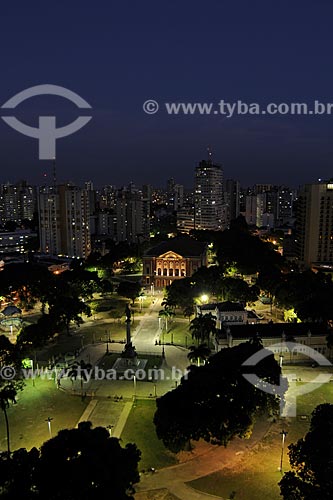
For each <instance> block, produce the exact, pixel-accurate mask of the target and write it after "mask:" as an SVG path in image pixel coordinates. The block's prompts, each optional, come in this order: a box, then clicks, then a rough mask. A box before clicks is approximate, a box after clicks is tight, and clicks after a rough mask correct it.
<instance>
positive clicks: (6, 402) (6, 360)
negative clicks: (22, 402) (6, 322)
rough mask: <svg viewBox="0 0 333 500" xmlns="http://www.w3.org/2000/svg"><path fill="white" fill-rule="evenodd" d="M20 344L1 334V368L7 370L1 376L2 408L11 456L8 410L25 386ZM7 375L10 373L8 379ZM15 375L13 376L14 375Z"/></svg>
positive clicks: (0, 394)
mask: <svg viewBox="0 0 333 500" xmlns="http://www.w3.org/2000/svg"><path fill="white" fill-rule="evenodd" d="M20 354H21V353H20V351H19V348H18V346H15V345H14V344H12V343H11V342H10V340H9V339H8V338H7V337H6V336H5V335H0V368H1V369H3V370H5V367H6V370H7V371H6V374H5V372H3V374H2V375H3V376H2V377H0V408H1V410H2V411H3V414H4V417H5V424H6V434H7V453H8V458H10V433H9V422H8V413H7V410H8V408H9V406H10V404H11V403H14V404H15V403H16V395H17V393H18V391H21V390H22V389H23V387H24V382H23V380H22V375H21V367H22V361H21V357H20ZM5 375H8V378H7V379H6V377H5ZM12 376H13V377H12Z"/></svg>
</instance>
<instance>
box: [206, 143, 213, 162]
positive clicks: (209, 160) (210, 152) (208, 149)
mask: <svg viewBox="0 0 333 500" xmlns="http://www.w3.org/2000/svg"><path fill="white" fill-rule="evenodd" d="M207 154H208V162H209V163H212V160H213V152H212V148H211V147H210V146H208V148H207Z"/></svg>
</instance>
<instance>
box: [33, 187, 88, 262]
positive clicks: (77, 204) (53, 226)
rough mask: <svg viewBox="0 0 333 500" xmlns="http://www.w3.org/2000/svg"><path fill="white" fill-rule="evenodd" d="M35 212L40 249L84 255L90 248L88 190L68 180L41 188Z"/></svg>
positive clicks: (72, 255) (51, 252) (76, 255)
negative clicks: (61, 183) (37, 221)
mask: <svg viewBox="0 0 333 500" xmlns="http://www.w3.org/2000/svg"><path fill="white" fill-rule="evenodd" d="M38 213H39V232H40V248H41V251H42V252H44V253H49V254H52V255H60V254H61V255H68V256H69V257H80V258H86V257H88V255H89V254H90V251H91V242H90V228H89V215H90V209H89V193H88V191H86V190H85V189H80V188H78V187H75V186H72V185H69V184H66V185H61V186H58V187H57V188H54V187H52V188H51V187H45V188H41V189H40V192H39V196H38Z"/></svg>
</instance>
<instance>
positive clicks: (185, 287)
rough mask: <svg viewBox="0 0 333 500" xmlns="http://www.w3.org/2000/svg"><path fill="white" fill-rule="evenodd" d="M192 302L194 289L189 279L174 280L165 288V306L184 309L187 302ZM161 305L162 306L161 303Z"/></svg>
mask: <svg viewBox="0 0 333 500" xmlns="http://www.w3.org/2000/svg"><path fill="white" fill-rule="evenodd" d="M190 301H191V302H192V303H193V301H194V287H193V282H192V279H191V278H183V279H179V280H175V281H174V282H173V283H172V284H171V285H170V286H167V288H166V297H165V299H164V302H165V304H166V305H167V306H168V307H172V308H175V307H177V306H178V307H182V308H183V307H186V306H187V305H188V303H189V302H190ZM162 305H164V304H163V303H162Z"/></svg>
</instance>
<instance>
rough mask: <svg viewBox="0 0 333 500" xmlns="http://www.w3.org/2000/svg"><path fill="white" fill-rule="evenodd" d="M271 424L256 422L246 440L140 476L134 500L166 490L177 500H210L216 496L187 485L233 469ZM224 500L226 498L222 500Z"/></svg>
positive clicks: (235, 441)
mask: <svg viewBox="0 0 333 500" xmlns="http://www.w3.org/2000/svg"><path fill="white" fill-rule="evenodd" d="M270 426H271V424H270V423H268V422H265V421H260V422H258V424H257V425H256V427H255V429H254V431H253V434H252V436H251V438H250V439H249V440H245V439H239V438H236V439H235V440H234V441H232V442H231V443H230V445H229V446H228V447H227V448H225V447H222V446H220V447H218V448H217V447H212V448H211V450H210V451H208V452H207V453H205V454H204V455H200V456H198V457H195V458H193V459H192V460H190V461H188V462H185V463H181V464H177V465H173V466H171V467H167V468H165V469H162V470H160V471H157V472H155V473H154V474H149V475H144V476H142V477H141V481H140V483H139V484H138V485H137V486H136V491H137V493H138V495H137V500H141V498H142V495H140V493H141V492H148V491H149V492H152V490H160V489H166V490H168V491H169V492H170V493H172V494H173V495H175V496H176V497H177V498H178V499H179V500H209V499H210V500H212V499H214V498H215V499H217V498H220V499H221V498H222V497H217V496H214V495H210V494H208V493H204V492H201V491H198V490H195V489H193V488H192V487H190V486H188V485H187V483H188V482H190V481H194V480H195V479H198V478H200V477H202V476H207V475H209V474H212V473H214V472H217V471H220V470H222V469H230V468H233V467H234V466H235V465H236V464H237V463H239V462H240V461H242V459H243V457H244V454H245V453H246V452H247V451H248V450H250V449H251V448H253V447H254V446H255V445H256V444H257V443H258V442H259V441H261V440H262V438H263V437H264V436H265V435H266V433H267V432H268V430H269V428H270ZM225 500H227V499H225Z"/></svg>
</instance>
